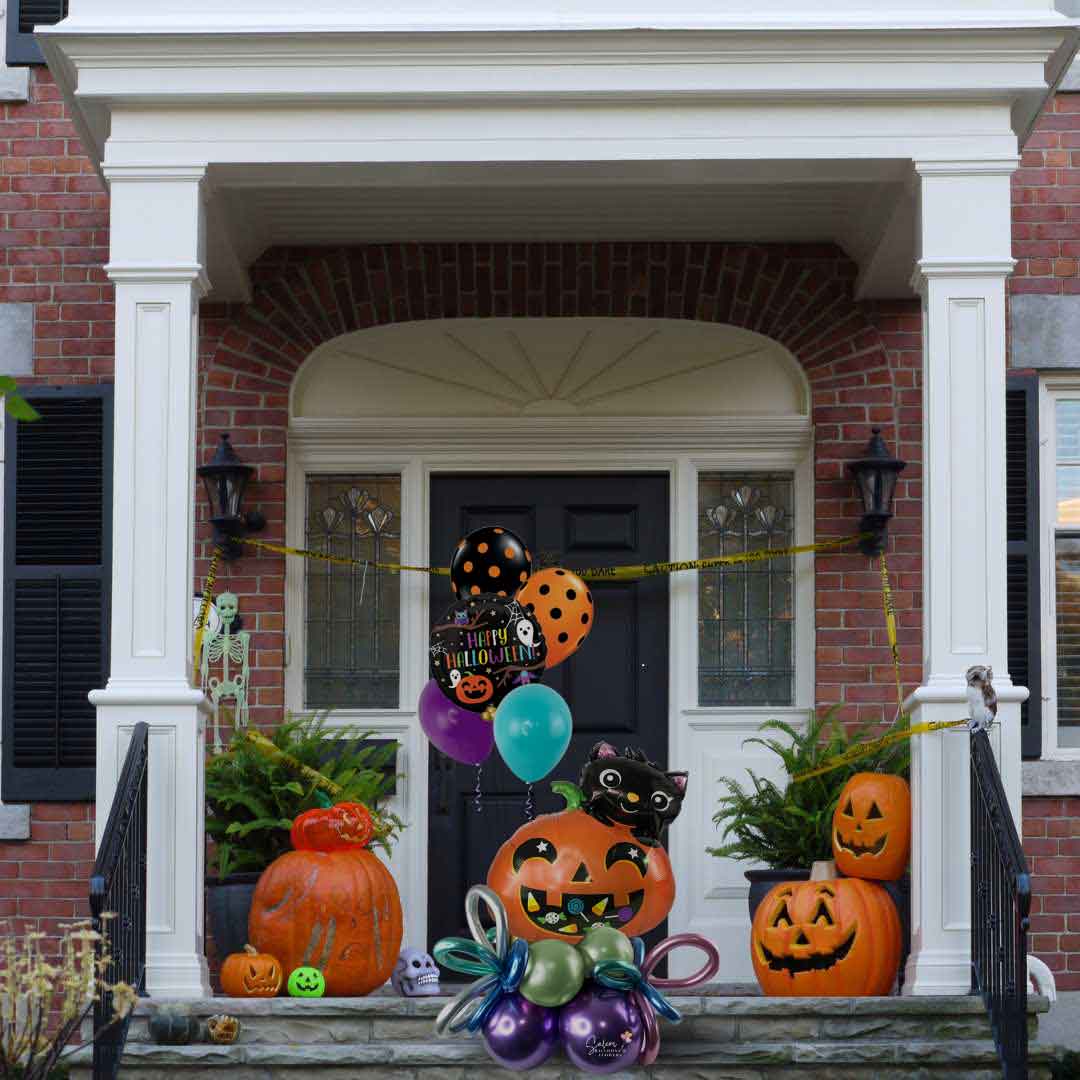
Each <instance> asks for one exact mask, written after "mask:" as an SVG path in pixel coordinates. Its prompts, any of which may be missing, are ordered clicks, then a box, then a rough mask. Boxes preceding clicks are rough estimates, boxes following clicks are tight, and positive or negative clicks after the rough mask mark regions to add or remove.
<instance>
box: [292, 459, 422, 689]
mask: <svg viewBox="0 0 1080 1080" xmlns="http://www.w3.org/2000/svg"><path fill="white" fill-rule="evenodd" d="M306 521H307V529H306V546H307V547H309V548H311V549H313V550H315V551H320V552H324V553H326V554H329V555H337V556H343V557H345V558H349V559H356V560H367V561H369V562H370V563H378V562H390V563H398V562H400V561H401V558H400V556H401V477H400V476H309V477H308V479H307V518H306ZM304 565H305V568H306V569H305V584H306V594H307V605H306V608H307V612H306V626H305V633H306V639H307V640H306V645H307V650H306V654H305V657H306V663H305V668H304V700H305V703H306V704H307V705H308V706H309V707H312V708H330V707H333V708H378V707H390V708H396V707H397V705H398V669H399V661H398V655H399V650H398V639H399V624H400V610H401V605H400V596H401V589H400V576H399V575H398V574H395V573H392V572H388V571H385V570H377V569H375V568H374V567H373V566H370V565H369V566H367V567H364V566H337V565H334V564H333V563H325V562H320V561H318V560H316V559H307V560H305V563H304Z"/></svg>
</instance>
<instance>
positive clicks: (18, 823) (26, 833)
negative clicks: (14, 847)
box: [0, 803, 30, 840]
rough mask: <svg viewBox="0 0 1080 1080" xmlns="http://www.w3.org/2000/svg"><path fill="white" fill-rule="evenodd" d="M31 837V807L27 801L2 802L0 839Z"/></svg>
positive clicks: (0, 804) (0, 808)
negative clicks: (15, 802) (6, 804)
mask: <svg viewBox="0 0 1080 1080" xmlns="http://www.w3.org/2000/svg"><path fill="white" fill-rule="evenodd" d="M29 839H30V807H29V806H28V805H27V804H26V803H22V804H18V803H17V804H15V805H14V806H5V805H4V804H3V803H0V840H29Z"/></svg>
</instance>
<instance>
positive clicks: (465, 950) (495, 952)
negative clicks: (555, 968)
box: [434, 885, 529, 1035]
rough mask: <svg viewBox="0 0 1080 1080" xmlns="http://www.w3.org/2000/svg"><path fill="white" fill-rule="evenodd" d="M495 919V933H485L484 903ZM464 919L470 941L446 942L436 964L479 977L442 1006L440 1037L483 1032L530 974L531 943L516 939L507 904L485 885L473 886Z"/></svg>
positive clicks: (439, 945) (440, 947) (437, 950)
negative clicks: (501, 1006)
mask: <svg viewBox="0 0 1080 1080" xmlns="http://www.w3.org/2000/svg"><path fill="white" fill-rule="evenodd" d="M481 904H483V905H484V907H486V908H487V909H488V912H489V913H490V914H491V917H492V918H493V919H494V920H495V929H494V932H493V933H492V932H490V931H489V932H485V931H484V928H483V926H482V925H481V923H480V905H481ZM465 921H466V923H467V924H468V927H469V933H470V934H472V940H470V939H469V938H457V937H453V938H443V939H442V941H440V942H438V943H437V944H436V946H435V949H434V955H435V960H436V962H437V963H439V964H441V965H442V966H443V967H446V968H449V969H450V970H451V971H458V972H460V973H461V974H462V975H479V976H480V978H479V979H477V980H476V982H474V983H472V984H471V985H469V986H466V987H465V989H464V990H462V991H461V992H460V993H459V994H458V995H457V996H456V997H455V998H453V999H452V1000H450V1001H449V1002H447V1003H446V1005H444V1006H443V1009H442V1011H441V1012H440V1013H439V1015H438V1016H437V1017H436V1018H435V1033H436V1034H437V1035H442V1034H443V1033H444V1032H446V1031H449V1032H450V1033H451V1034H453V1035H456V1034H457V1033H458V1032H459V1031H464V1030H465V1029H466V1028H467V1029H468V1030H469V1031H472V1032H474V1031H479V1030H480V1028H481V1027H483V1025H484V1021H485V1020H487V1018H488V1017H489V1016H490V1015H491V1013H492V1011H493V1010H494V1008H495V1006H496V1005H498V1004H499V1002H500V1001H501V1000H502V999H503V998H504V997H505V996H506V995H507V994H512V993H513V992H514V991H515V990H516V989H517V988H518V985H519V984H520V983H521V980H522V978H523V977H524V975H525V968H526V966H527V965H528V963H529V944H528V942H527V941H523V940H522V939H521V938H517V939H516V940H513V941H511V938H510V924H509V922H508V921H507V918H506V909H505V908H504V907H503V904H502V900H500V899H499V897H498V896H497V895H496V894H495V893H494V892H492V890H491V889H489V888H488V887H487V886H486V885H474V886H473V887H472V888H471V889H470V890H469V891H468V893H467V894H466V895H465Z"/></svg>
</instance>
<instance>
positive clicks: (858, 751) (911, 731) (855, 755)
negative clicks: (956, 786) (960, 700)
mask: <svg viewBox="0 0 1080 1080" xmlns="http://www.w3.org/2000/svg"><path fill="white" fill-rule="evenodd" d="M967 726H968V721H967V720H932V721H930V722H929V723H926V724H916V725H915V726H914V727H909V728H905V729H904V730H903V731H892V732H890V733H889V734H887V735H881V736H879V737H878V738H876V739H868V740H867V741H866V742H864V743H859V744H858V746H853V747H852V748H851V749H850V750H845V751H844V752H843V753H842V754H837V755H836V757H834V758H830V759H829V760H828V761H826V762H825V764H824V765H819V766H818V767H817V768H816V769H807V771H806V772H801V773H796V774H795V775H794V776H793V777H792V778H791V782H792V783H793V784H797V783H798V782H799V781H800V780H809V779H810V778H811V777H812V776H821V775H822V774H823V773H827V772H832V770H833V769H839V768H841V767H842V766H844V765H850V764H851V762H853V761H858V760H859V759H860V758H864V757H868V756H869V755H870V754H873V753H875V752H876V751H878V750H882V749H884V748H885V747H886V746H892V745H893V743H898V742H903V741H904V739H910V738H911V737H912V736H913V735H926V734H928V733H929V732H931V731H945V730H947V729H949V728H959V727H967Z"/></svg>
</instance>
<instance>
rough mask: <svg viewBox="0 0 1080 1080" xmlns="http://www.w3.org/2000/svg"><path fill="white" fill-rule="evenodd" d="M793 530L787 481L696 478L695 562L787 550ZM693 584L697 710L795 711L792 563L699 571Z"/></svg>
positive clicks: (745, 476)
mask: <svg viewBox="0 0 1080 1080" xmlns="http://www.w3.org/2000/svg"><path fill="white" fill-rule="evenodd" d="M794 528H795V521H794V492H793V483H792V479H791V476H790V475H784V474H775V473H702V474H701V475H700V477H699V480H698V545H699V553H700V557H701V558H703V559H709V558H714V557H716V556H718V555H734V554H737V553H741V552H745V551H760V550H763V549H767V548H783V547H788V546H789V545H791V544H792V543H794V539H793V538H794ZM698 578H699V590H698V701H699V703H700V704H701V705H706V706H708V705H714V706H715V705H792V704H794V695H795V653H794V647H795V646H794V631H795V582H794V566H793V560H792V558H791V557H790V556H788V557H786V558H778V559H768V560H762V561H761V562H752V563H739V564H734V565H731V566H723V567H719V568H717V569H715V570H702V571H700V573H699V575H698Z"/></svg>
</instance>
